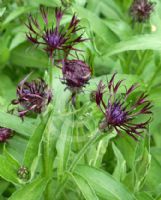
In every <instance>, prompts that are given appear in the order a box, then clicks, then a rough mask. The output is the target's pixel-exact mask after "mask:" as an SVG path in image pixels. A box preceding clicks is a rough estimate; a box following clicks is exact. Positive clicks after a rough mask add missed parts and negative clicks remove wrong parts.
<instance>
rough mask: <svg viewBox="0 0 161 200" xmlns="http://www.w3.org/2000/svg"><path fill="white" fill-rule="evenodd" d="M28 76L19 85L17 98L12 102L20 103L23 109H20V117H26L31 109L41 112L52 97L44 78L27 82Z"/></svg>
mask: <svg viewBox="0 0 161 200" xmlns="http://www.w3.org/2000/svg"><path fill="white" fill-rule="evenodd" d="M27 78H28V76H27V77H26V78H25V79H24V80H22V81H21V82H20V83H19V85H18V87H17V99H16V100H13V101H12V104H19V105H20V106H21V107H22V109H21V110H20V109H19V110H18V112H19V115H20V117H22V118H23V117H24V116H25V115H26V114H27V113H28V112H29V111H32V112H34V113H41V112H42V111H43V109H44V108H45V106H46V105H48V104H49V103H50V101H51V99H52V93H51V90H50V89H49V88H48V85H47V84H46V83H45V81H44V80H43V79H37V80H33V81H32V82H27V81H26V80H27Z"/></svg>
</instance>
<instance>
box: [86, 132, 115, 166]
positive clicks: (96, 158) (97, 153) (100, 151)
mask: <svg viewBox="0 0 161 200" xmlns="http://www.w3.org/2000/svg"><path fill="white" fill-rule="evenodd" d="M115 136H116V133H110V134H107V136H106V137H104V138H102V139H101V140H100V141H99V143H98V145H97V147H96V148H95V147H93V148H94V149H93V148H91V150H89V155H88V156H89V158H90V162H89V163H90V164H91V165H92V166H93V167H101V165H102V160H103V156H104V154H105V153H106V151H107V148H108V144H109V142H110V140H111V139H112V138H114V137H115Z"/></svg>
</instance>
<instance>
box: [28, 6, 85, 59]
mask: <svg viewBox="0 0 161 200" xmlns="http://www.w3.org/2000/svg"><path fill="white" fill-rule="evenodd" d="M40 12H41V15H42V19H43V21H44V27H43V28H42V27H41V26H40V24H39V22H38V20H37V19H36V18H34V17H33V16H32V15H30V16H29V18H28V23H27V24H26V26H27V28H28V29H29V31H28V33H27V34H26V36H27V38H28V40H29V41H30V42H32V43H33V44H36V45H37V46H39V45H42V46H43V47H44V50H45V51H46V52H47V54H48V55H49V57H50V58H51V59H52V58H53V57H54V60H56V56H57V55H58V52H59V51H60V52H62V53H63V57H65V58H66V57H67V56H68V54H69V53H70V51H71V50H75V51H77V50H78V49H76V48H75V47H74V46H75V45H76V44H78V43H81V42H83V41H85V40H86V39H83V38H82V35H83V34H79V33H78V31H79V30H80V29H81V28H80V27H79V22H80V20H79V19H78V18H77V17H76V15H75V14H74V15H73V17H72V19H71V21H70V22H69V24H67V26H61V24H60V23H61V20H62V18H63V15H64V12H63V11H62V9H61V8H56V9H55V18H56V23H55V22H54V21H53V23H52V24H51V26H49V23H48V9H46V8H45V7H42V6H41V7H40ZM62 53H60V54H62ZM58 60H60V59H58Z"/></svg>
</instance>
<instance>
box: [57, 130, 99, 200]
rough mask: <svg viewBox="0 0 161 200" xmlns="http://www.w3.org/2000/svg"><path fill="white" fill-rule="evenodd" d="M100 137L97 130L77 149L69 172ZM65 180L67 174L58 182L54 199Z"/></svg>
mask: <svg viewBox="0 0 161 200" xmlns="http://www.w3.org/2000/svg"><path fill="white" fill-rule="evenodd" d="M100 138H102V134H100V133H99V131H97V133H96V134H95V135H94V136H93V137H92V138H91V139H89V140H88V142H87V143H86V144H85V145H84V147H83V148H82V149H81V150H80V151H79V153H78V154H77V156H76V157H75V159H74V160H73V162H72V164H71V165H70V167H69V169H68V172H70V173H71V172H73V171H74V170H75V167H76V166H77V164H78V163H79V161H80V160H81V159H82V157H83V156H84V154H85V153H86V152H87V150H88V148H89V147H90V146H91V145H92V144H94V143H95V142H96V141H97V140H99V139H100ZM67 181H68V176H67V175H66V176H65V178H64V179H63V180H62V181H61V183H60V184H59V186H58V187H57V189H56V192H55V195H54V196H55V199H57V198H58V197H59V195H60V193H61V192H62V190H63V188H64V187H65V185H66V183H67Z"/></svg>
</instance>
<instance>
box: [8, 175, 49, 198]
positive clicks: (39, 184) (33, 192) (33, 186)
mask: <svg viewBox="0 0 161 200" xmlns="http://www.w3.org/2000/svg"><path fill="white" fill-rule="evenodd" d="M47 184H48V180H47V179H46V178H38V179H36V180H35V181H33V182H31V183H29V184H26V185H25V186H23V187H22V188H21V189H19V190H17V191H16V192H15V193H13V195H12V196H11V197H10V198H9V199H8V200H20V199H23V200H38V199H41V196H42V194H43V192H44V190H45V188H46V185H47Z"/></svg>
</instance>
